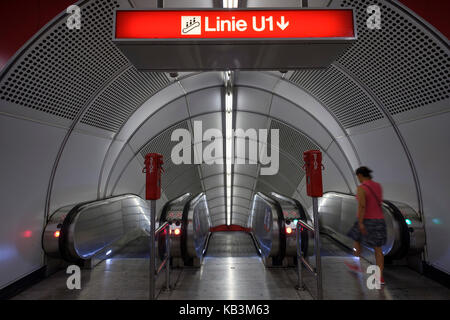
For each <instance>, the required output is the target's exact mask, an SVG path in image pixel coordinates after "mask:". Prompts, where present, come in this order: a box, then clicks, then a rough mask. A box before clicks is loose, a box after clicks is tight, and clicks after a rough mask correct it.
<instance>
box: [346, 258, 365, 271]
mask: <svg viewBox="0 0 450 320" xmlns="http://www.w3.org/2000/svg"><path fill="white" fill-rule="evenodd" d="M344 263H345V265H346V266H347V267H348V268H349V269H350V270H351V271H354V272H362V270H361V267H360V266H359V265H357V264H353V263H349V262H347V261H344Z"/></svg>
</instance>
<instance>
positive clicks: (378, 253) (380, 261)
mask: <svg viewBox="0 0 450 320" xmlns="http://www.w3.org/2000/svg"><path fill="white" fill-rule="evenodd" d="M374 249H375V261H376V264H377V266H378V267H379V268H380V277H381V279H383V269H384V255H383V250H382V249H381V247H375V248H374Z"/></svg>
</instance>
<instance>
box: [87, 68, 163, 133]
mask: <svg viewBox="0 0 450 320" xmlns="http://www.w3.org/2000/svg"><path fill="white" fill-rule="evenodd" d="M169 83H170V81H169V79H168V77H167V76H166V74H164V73H157V72H141V71H137V70H136V69H135V68H134V67H130V68H129V69H127V70H126V71H125V72H124V73H123V74H121V75H120V76H119V77H118V78H117V79H116V80H115V81H113V82H112V83H111V84H110V85H109V86H108V88H107V89H106V90H105V91H104V92H102V94H101V95H100V96H99V97H98V98H97V99H96V100H95V102H94V103H93V105H92V106H91V107H90V108H89V110H88V111H87V112H86V114H85V115H84V116H83V118H82V119H81V122H82V123H85V124H88V125H91V126H95V127H98V128H102V129H105V130H110V131H114V132H116V131H118V130H119V129H120V127H121V126H122V124H123V123H125V121H126V120H127V119H128V118H129V117H130V115H131V114H132V113H133V112H134V111H135V110H136V109H137V108H138V107H140V106H141V105H142V104H143V103H144V102H145V101H146V100H148V99H149V98H150V97H151V96H152V95H154V94H155V93H156V92H158V91H159V90H161V89H162V88H164V87H165V86H167V85H168V84H169Z"/></svg>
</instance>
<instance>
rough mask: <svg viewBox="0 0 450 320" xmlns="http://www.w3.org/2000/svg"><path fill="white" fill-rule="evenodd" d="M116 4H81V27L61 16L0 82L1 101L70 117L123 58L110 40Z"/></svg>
mask: <svg viewBox="0 0 450 320" xmlns="http://www.w3.org/2000/svg"><path fill="white" fill-rule="evenodd" d="M116 7H118V3H117V1H113V0H93V1H88V2H86V3H85V4H84V5H82V6H81V15H82V25H81V29H80V30H77V29H69V28H67V26H66V16H62V17H61V19H60V20H59V21H58V22H57V23H56V24H55V25H54V26H52V27H51V28H50V29H49V30H48V31H47V32H46V33H44V34H43V35H42V36H41V37H40V38H39V39H37V40H36V41H35V42H34V43H33V44H32V45H31V46H30V47H29V48H28V50H26V52H25V53H24V54H23V56H22V57H20V60H19V61H18V62H16V63H15V64H14V65H13V66H12V68H11V69H10V70H9V71H8V73H7V74H6V75H5V76H4V77H3V78H2V79H1V82H0V99H1V100H5V101H8V102H12V103H15V104H17V105H20V106H23V107H27V108H32V109H35V110H39V111H42V112H46V113H50V114H53V115H56V116H59V117H63V118H66V119H74V118H75V116H76V115H77V113H78V112H79V111H80V109H81V108H82V107H83V106H84V105H85V104H86V103H87V102H88V100H89V99H90V97H91V96H92V95H93V94H94V93H95V92H96V91H97V90H98V89H99V88H100V87H101V86H102V85H103V84H104V83H105V82H106V81H107V80H108V79H109V78H110V77H111V76H112V75H114V73H115V72H116V71H117V70H118V69H120V68H121V67H123V66H125V65H126V64H127V63H128V60H127V59H126V58H125V57H124V56H123V55H122V53H121V52H120V51H119V50H118V49H117V48H116V46H115V45H114V44H113V43H112V42H111V30H112V21H113V15H112V14H113V9H114V8H116Z"/></svg>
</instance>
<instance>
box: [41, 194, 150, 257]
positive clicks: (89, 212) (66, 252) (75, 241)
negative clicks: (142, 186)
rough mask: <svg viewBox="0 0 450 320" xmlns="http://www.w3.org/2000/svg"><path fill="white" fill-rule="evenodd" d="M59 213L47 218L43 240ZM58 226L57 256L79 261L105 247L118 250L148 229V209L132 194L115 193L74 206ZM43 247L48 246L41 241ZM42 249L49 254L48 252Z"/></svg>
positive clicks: (98, 252)
mask: <svg viewBox="0 0 450 320" xmlns="http://www.w3.org/2000/svg"><path fill="white" fill-rule="evenodd" d="M61 212H63V211H62V209H60V210H58V211H57V212H56V213H55V214H54V215H55V218H54V219H53V218H51V219H50V221H49V224H48V225H47V227H46V229H45V231H44V232H45V233H46V234H47V235H44V237H43V240H45V241H46V240H47V239H48V232H51V231H50V230H51V229H53V228H54V223H55V221H57V220H58V219H61V218H62V213H61ZM52 217H53V215H52ZM58 217H59V218H58ZM60 225H61V228H60V236H59V238H58V249H59V257H61V258H63V259H64V260H66V261H70V262H75V263H80V262H82V261H83V260H88V259H91V258H93V257H97V255H98V254H100V253H103V251H105V250H107V249H110V248H114V249H119V248H121V247H122V246H123V245H125V244H126V243H128V242H129V241H131V240H134V239H135V238H137V237H139V236H141V235H143V234H144V232H149V230H150V220H149V208H148V205H147V203H146V202H145V201H144V200H143V199H141V198H140V197H138V196H136V195H123V196H115V197H110V198H108V199H105V200H99V201H91V202H85V203H81V204H78V205H76V206H74V207H73V208H72V209H71V210H70V211H69V212H67V214H66V215H65V216H64V218H63V222H62V223H61V222H60ZM53 246H54V245H53ZM43 247H44V248H48V247H49V245H48V244H43ZM108 251H109V250H108ZM45 252H46V253H47V254H50V255H52V252H49V251H45ZM106 255H108V253H106Z"/></svg>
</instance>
